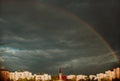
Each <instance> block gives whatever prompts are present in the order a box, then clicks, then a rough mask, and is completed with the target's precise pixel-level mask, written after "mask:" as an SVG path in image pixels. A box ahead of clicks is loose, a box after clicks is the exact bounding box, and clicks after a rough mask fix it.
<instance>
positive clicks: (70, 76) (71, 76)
mask: <svg viewBox="0 0 120 81" xmlns="http://www.w3.org/2000/svg"><path fill="white" fill-rule="evenodd" d="M73 78H76V76H75V75H68V76H67V79H70V80H72V79H73Z"/></svg>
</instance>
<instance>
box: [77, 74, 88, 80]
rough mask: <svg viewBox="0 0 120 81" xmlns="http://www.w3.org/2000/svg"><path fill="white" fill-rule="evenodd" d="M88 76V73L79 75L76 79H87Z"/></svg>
mask: <svg viewBox="0 0 120 81" xmlns="http://www.w3.org/2000/svg"><path fill="white" fill-rule="evenodd" d="M86 77H87V76H86V75H77V76H76V81H79V80H81V79H83V80H85V79H86Z"/></svg>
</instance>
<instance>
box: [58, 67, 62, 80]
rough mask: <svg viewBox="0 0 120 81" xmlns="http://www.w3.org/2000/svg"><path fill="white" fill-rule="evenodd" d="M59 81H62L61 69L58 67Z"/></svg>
mask: <svg viewBox="0 0 120 81" xmlns="http://www.w3.org/2000/svg"><path fill="white" fill-rule="evenodd" d="M59 81H62V70H61V68H60V69H59Z"/></svg>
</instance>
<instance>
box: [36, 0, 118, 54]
mask: <svg viewBox="0 0 120 81" xmlns="http://www.w3.org/2000/svg"><path fill="white" fill-rule="evenodd" d="M37 1H40V2H43V3H47V4H49V5H53V6H57V7H59V8H62V9H64V10H67V11H69V12H71V13H73V14H74V15H77V16H78V17H79V18H80V19H83V20H84V21H85V22H87V23H89V24H90V25H92V26H93V28H94V29H95V30H96V31H97V32H99V33H100V35H101V36H103V37H104V39H105V40H106V41H107V42H108V43H109V44H110V46H112V48H113V49H114V50H115V51H116V53H118V54H119V53H120V52H119V49H120V43H119V41H120V32H119V30H120V28H119V26H120V24H119V21H120V18H119V14H120V9H119V8H120V5H119V4H120V2H119V0H51V1H49V0H37Z"/></svg>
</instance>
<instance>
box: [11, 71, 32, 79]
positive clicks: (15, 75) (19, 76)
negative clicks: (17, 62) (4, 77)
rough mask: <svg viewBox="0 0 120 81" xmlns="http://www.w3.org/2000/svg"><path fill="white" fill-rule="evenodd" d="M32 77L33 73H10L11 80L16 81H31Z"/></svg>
mask: <svg viewBox="0 0 120 81" xmlns="http://www.w3.org/2000/svg"><path fill="white" fill-rule="evenodd" d="M31 77H32V73H31V72H28V71H24V72H17V71H15V72H11V73H10V79H12V80H14V81H16V80H18V79H25V78H26V79H31Z"/></svg>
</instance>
